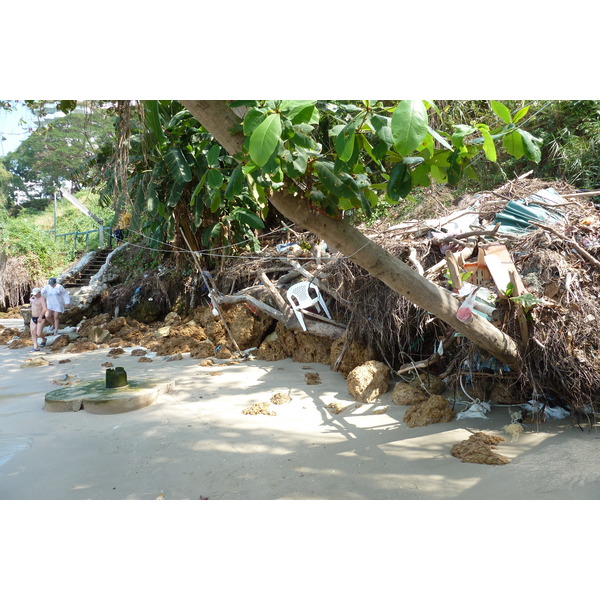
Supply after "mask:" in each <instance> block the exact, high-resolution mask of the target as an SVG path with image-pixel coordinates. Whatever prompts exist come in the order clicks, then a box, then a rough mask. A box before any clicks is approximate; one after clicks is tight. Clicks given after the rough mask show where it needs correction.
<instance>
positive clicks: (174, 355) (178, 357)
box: [165, 354, 183, 362]
mask: <svg viewBox="0 0 600 600" xmlns="http://www.w3.org/2000/svg"><path fill="white" fill-rule="evenodd" d="M174 360H183V354H173V356H169V358H167V360H166V361H165V362H171V361H174Z"/></svg>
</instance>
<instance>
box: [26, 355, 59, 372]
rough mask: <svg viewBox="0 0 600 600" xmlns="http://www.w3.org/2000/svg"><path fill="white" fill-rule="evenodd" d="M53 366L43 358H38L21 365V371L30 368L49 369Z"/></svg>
mask: <svg viewBox="0 0 600 600" xmlns="http://www.w3.org/2000/svg"><path fill="white" fill-rule="evenodd" d="M51 364H52V363H50V362H48V361H47V360H46V359H45V358H44V357H43V356H36V358H31V359H28V360H26V361H25V362H24V363H23V364H22V365H21V369H28V368H29V367H47V366H48V365H51Z"/></svg>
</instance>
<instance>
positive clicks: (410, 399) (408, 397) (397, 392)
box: [392, 382, 429, 406]
mask: <svg viewBox="0 0 600 600" xmlns="http://www.w3.org/2000/svg"><path fill="white" fill-rule="evenodd" d="M428 399H429V394H428V393H427V392H425V391H424V390H422V389H419V388H417V387H415V386H414V385H411V384H410V383H402V382H400V383H397V384H396V385H395V386H394V390H393V391H392V402H393V403H394V404H399V405H400V406H408V405H413V404H421V402H425V401H427V400H428Z"/></svg>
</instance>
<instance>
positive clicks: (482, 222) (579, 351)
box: [0, 178, 600, 426]
mask: <svg viewBox="0 0 600 600" xmlns="http://www.w3.org/2000/svg"><path fill="white" fill-rule="evenodd" d="M599 195H600V193H599ZM590 197H591V196H590V195H589V194H588V195H581V194H580V195H578V194H577V192H576V191H575V190H574V189H573V188H572V187H571V186H569V185H568V184H565V183H562V182H553V183H552V185H549V184H548V183H546V182H543V181H539V180H528V179H525V178H522V179H517V180H514V181H511V182H508V183H507V184H505V185H504V186H502V187H501V188H499V189H497V190H494V191H486V192H480V193H477V194H473V195H469V196H465V197H463V198H462V199H461V200H460V201H459V202H457V203H456V205H454V206H450V207H447V206H442V205H441V204H440V205H439V210H438V211H437V212H438V213H439V214H437V215H435V216H434V217H432V218H428V219H416V220H410V221H404V222H401V223H392V222H389V221H388V222H384V221H380V222H377V223H376V224H375V225H373V226H371V227H369V228H364V233H365V235H367V237H369V238H371V239H373V240H374V241H376V242H377V243H378V244H380V245H381V246H383V247H384V248H385V249H386V250H388V251H389V252H390V253H391V254H393V255H394V256H396V257H398V258H399V259H401V260H402V261H404V262H406V263H407V264H409V265H410V266H412V268H414V269H415V270H416V271H417V272H418V273H420V274H421V275H422V276H423V277H425V278H427V279H428V280H430V281H431V282H433V283H435V284H436V285H438V286H439V287H440V288H443V289H444V290H445V292H446V293H447V294H449V295H452V296H454V297H455V298H456V299H457V301H458V304H457V305H458V306H459V309H458V310H457V312H456V319H458V320H459V321H462V322H469V320H471V319H473V318H474V315H478V316H479V317H480V318H484V319H486V320H487V321H489V322H490V323H492V324H493V325H494V326H495V327H496V328H497V329H499V330H501V331H502V332H503V333H504V334H506V335H508V336H510V337H511V338H512V339H513V340H515V342H516V343H517V344H518V345H519V347H520V352H521V358H522V360H521V361H520V365H519V366H520V368H519V369H518V370H516V369H511V368H509V367H508V366H507V365H505V364H502V363H500V362H499V361H498V360H497V359H495V358H493V357H490V356H489V355H486V354H485V353H484V352H483V351H482V350H481V349H480V348H478V347H477V346H476V345H475V344H474V343H473V342H472V341H470V340H469V339H467V338H466V337H465V336H464V335H462V334H459V333H458V332H457V331H455V330H454V329H453V328H452V327H451V326H449V325H448V324H447V323H445V322H443V321H442V320H440V319H439V318H437V317H435V316H434V315H432V314H431V313H428V312H427V311H425V310H423V309H421V308H419V307H418V306H416V305H414V304H413V303H412V302H411V301H409V300H408V299H407V298H404V297H402V296H400V295H398V294H397V293H396V292H394V291H392V290H391V289H390V288H388V287H387V286H386V285H385V284H383V283H382V282H381V281H380V280H378V279H376V278H374V277H372V276H371V275H370V274H369V273H368V272H366V271H365V270H364V269H362V268H361V267H358V266H357V265H356V264H354V263H353V262H352V261H351V260H349V259H348V258H347V257H343V256H341V255H340V254H339V253H337V252H336V251H335V249H334V248H328V247H327V245H326V244H325V243H323V241H322V240H318V239H314V236H312V235H311V234H308V233H306V232H296V231H294V229H293V227H288V228H286V229H285V230H284V231H280V232H279V234H278V235H277V236H276V237H273V238H272V240H271V241H270V242H267V241H265V240H266V239H267V238H264V239H263V246H262V248H261V250H260V252H258V253H256V252H255V253H252V254H242V255H239V256H237V257H234V258H227V259H226V260H223V261H222V262H221V264H220V268H219V269H218V270H215V271H214V272H213V273H212V274H210V275H211V276H210V277H208V278H207V277H206V276H204V277H203V278H202V280H200V279H199V277H200V276H198V281H199V282H201V283H202V286H203V287H202V290H200V288H198V290H196V291H195V296H194V302H195V303H196V305H195V306H194V308H192V309H189V310H187V311H185V312H184V311H181V314H179V313H178V312H176V311H173V312H171V313H168V314H167V315H166V317H165V318H164V319H163V320H162V322H161V321H154V322H152V323H148V322H147V321H148V319H149V315H148V314H144V316H143V320H139V319H136V318H134V316H135V315H134V313H132V312H131V311H129V312H127V305H128V303H130V300H131V298H129V300H128V299H127V297H126V294H125V293H124V292H119V291H117V290H113V292H111V293H112V295H113V296H114V295H115V294H121V295H120V296H119V298H118V303H117V304H118V306H117V308H119V310H116V311H115V312H116V314H119V312H121V313H123V312H124V314H125V316H117V317H116V318H115V317H114V316H111V315H110V314H109V313H102V314H99V315H96V316H93V317H91V318H88V319H85V320H83V321H82V322H81V323H80V324H79V325H78V331H77V336H78V337H79V341H75V340H74V339H73V336H71V335H68V336H61V337H60V338H58V339H57V340H55V341H54V343H53V344H52V350H53V351H67V352H68V351H87V350H90V349H92V348H96V347H100V348H104V347H106V348H109V349H110V352H109V355H110V356H111V357H118V350H119V349H122V348H124V347H135V346H139V347H141V348H144V349H145V350H147V351H149V352H155V353H156V355H158V356H173V355H177V354H181V353H185V352H189V353H190V355H191V356H193V357H195V358H198V359H210V358H212V357H216V358H232V357H235V356H240V355H247V354H248V353H249V352H254V354H255V356H257V357H258V358H260V359H265V360H273V361H275V360H281V359H284V358H288V357H291V358H292V359H294V360H296V361H301V362H320V363H323V364H327V365H329V366H330V367H331V369H333V370H336V371H339V372H340V373H341V374H342V375H343V376H344V377H346V378H347V379H348V381H349V385H350V384H351V383H352V382H353V381H354V380H355V379H357V376H356V373H358V372H356V373H355V370H356V369H357V367H361V366H363V365H369V364H374V363H377V364H380V365H382V366H383V367H384V371H385V374H384V375H383V379H385V380H386V384H387V380H388V379H389V375H390V374H391V376H392V378H394V379H396V387H395V388H394V390H393V402H394V403H396V404H403V405H410V409H408V410H407V414H409V413H410V414H411V415H412V417H411V419H413V420H411V423H412V422H413V421H414V422H427V421H430V417H427V416H423V415H421V416H420V417H417V416H416V415H418V414H419V412H418V411H417V409H419V411H423V410H428V409H427V408H426V407H429V409H430V410H434V408H433V405H432V406H430V404H431V403H432V402H433V399H434V398H441V396H440V394H442V393H445V394H446V395H450V396H452V395H453V396H454V399H455V400H456V399H457V398H458V399H459V400H461V401H464V402H466V403H467V404H470V405H477V406H478V407H479V408H480V409H481V408H482V407H484V406H494V405H509V406H510V405H525V404H527V403H528V402H535V403H537V404H536V405H538V406H540V407H541V408H540V409H539V410H538V412H539V413H540V414H541V413H545V414H546V416H548V415H550V414H551V411H552V410H554V409H556V408H557V407H562V408H564V409H566V410H568V411H570V412H575V413H577V414H578V415H584V416H585V417H587V418H594V417H595V414H596V412H600V335H599V334H598V329H597V327H596V325H595V323H596V321H597V320H598V319H599V318H600V268H599V267H600V214H599V213H598V211H597V210H596V209H595V206H594V204H593V202H592V201H591V200H590ZM207 275H208V274H207ZM301 282H305V283H307V284H308V283H310V284H312V285H311V286H308V287H310V289H307V290H306V292H307V293H308V294H309V295H310V297H309V299H308V301H307V302H306V305H303V306H299V305H292V303H291V300H290V297H288V295H287V291H288V290H289V288H290V286H292V285H294V284H297V283H301ZM143 286H147V287H148V289H149V290H150V289H152V290H154V291H153V296H152V298H154V296H155V295H157V294H154V292H157V291H158V292H160V290H162V287H161V286H163V287H164V281H162V280H161V281H158V280H157V281H154V280H152V281H150V280H149V278H146V279H145V280H144V281H143V282H140V284H139V285H138V287H139V288H140V290H141V291H140V294H139V298H138V299H137V300H136V303H135V304H136V306H138V307H139V306H141V304H142V301H143V299H144V295H143V294H142V291H143V290H142V288H143ZM152 286H154V287H152ZM305 287H306V286H305ZM158 288H160V289H158ZM144 289H145V288H144ZM129 291H131V290H129ZM136 291H137V288H136ZM162 291H163V292H164V293H162V295H161V297H163V299H164V302H163V304H164V305H165V306H166V305H170V304H171V303H172V299H169V298H167V296H168V293H167V292H168V290H166V289H165V290H162ZM107 293H108V292H107ZM130 295H131V294H130ZM157 297H158V296H157ZM152 298H149V299H146V300H148V302H149V301H150V300H151V299H152ZM167 300H168V301H167ZM153 302H154V303H156V300H153ZM161 302H162V301H161ZM198 302H201V303H202V305H201V306H198ZM192 304H193V303H192ZM121 309H123V310H122V311H121ZM146 312H148V311H146ZM135 314H136V315H137V314H138V313H135ZM163 314H164V313H163ZM15 337H16V336H15V332H13V331H5V332H0V340H2V342H1V343H10V347H22V346H23V345H28V344H30V340H29V332H28V331H24V332H21V333H20V334H18V337H17V338H16V339H13V338H15ZM4 340H6V341H4ZM144 358H145V357H143V356H141V358H140V360H142V359H144ZM146 360H150V359H147V358H146ZM353 373H355V374H354V375H353ZM359 379H360V378H359ZM310 383H316V382H312V381H311V382H310ZM352 385H353V390H354V391H351V392H350V393H351V394H352V395H354V396H355V397H356V398H357V399H359V400H360V401H361V402H371V401H373V400H374V399H375V398H376V397H377V396H379V395H381V394H383V393H385V392H386V391H387V387H386V385H383V384H380V383H377V384H376V385H375V384H373V385H372V387H374V389H375V388H376V389H375V391H374V392H372V391H371V389H370V388H369V387H368V385H371V383H369V384H368V385H367V383H365V382H360V381H358V379H357V381H355V382H354V383H352ZM408 385H410V386H411V387H412V389H410V390H409V389H408V387H407V386H408ZM413 386H414V387H413ZM363 388H364V389H363ZM444 388H446V391H444ZM446 402H447V401H446ZM524 410H525V411H526V412H527V411H528V409H527V408H526V407H525V408H524ZM450 411H451V412H452V415H449V414H447V413H446V414H445V415H442V416H441V418H453V416H454V412H453V411H452V410H451V409H450ZM548 411H550V412H548ZM480 412H482V415H483V413H484V412H485V411H483V410H481V411H480ZM411 426H413V425H411Z"/></svg>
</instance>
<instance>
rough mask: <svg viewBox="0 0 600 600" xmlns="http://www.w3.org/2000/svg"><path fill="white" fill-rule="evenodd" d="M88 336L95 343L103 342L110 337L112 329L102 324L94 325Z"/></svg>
mask: <svg viewBox="0 0 600 600" xmlns="http://www.w3.org/2000/svg"><path fill="white" fill-rule="evenodd" d="M87 338H88V340H89V341H90V342H94V343H95V344H103V343H104V342H107V341H108V340H109V339H110V331H108V329H104V327H102V326H101V325H94V326H93V327H91V328H90V329H88V332H87Z"/></svg>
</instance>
